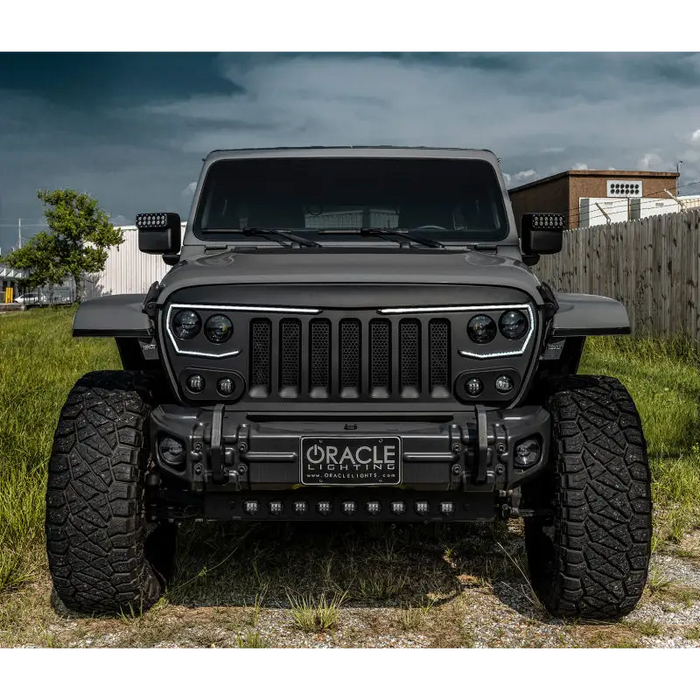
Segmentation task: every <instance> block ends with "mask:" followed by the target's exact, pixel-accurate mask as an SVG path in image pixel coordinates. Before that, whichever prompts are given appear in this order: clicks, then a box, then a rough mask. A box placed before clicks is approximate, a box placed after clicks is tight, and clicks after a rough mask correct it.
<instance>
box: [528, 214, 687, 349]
mask: <svg viewBox="0 0 700 700" xmlns="http://www.w3.org/2000/svg"><path fill="white" fill-rule="evenodd" d="M535 272H536V274H537V275H538V277H539V278H540V279H542V280H544V281H546V282H548V283H549V284H550V285H551V286H552V288H553V289H554V290H555V291H559V292H580V293H584V294H602V295H603V296H607V297H613V298H614V299H617V300H618V301H621V302H622V303H623V304H624V305H625V306H626V307H627V313H628V314H629V317H630V322H631V324H632V332H635V331H637V332H652V333H677V332H686V333H690V334H692V335H693V337H699V336H700V289H699V285H700V210H691V211H686V212H683V213H680V214H666V215H663V216H652V217H648V218H646V219H640V220H637V221H626V222H623V223H617V224H608V225H606V226H594V227H592V228H582V229H576V230H573V231H567V232H565V233H564V247H563V249H562V251H561V253H559V254H558V255H545V256H542V258H541V260H540V262H539V263H538V265H537V266H536V267H535Z"/></svg>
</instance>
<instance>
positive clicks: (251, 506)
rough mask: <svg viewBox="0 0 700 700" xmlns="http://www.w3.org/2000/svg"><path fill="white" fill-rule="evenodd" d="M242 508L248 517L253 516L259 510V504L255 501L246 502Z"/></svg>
mask: <svg viewBox="0 0 700 700" xmlns="http://www.w3.org/2000/svg"><path fill="white" fill-rule="evenodd" d="M243 508H245V512H246V513H248V515H255V514H256V513H257V512H258V511H259V510H260V504H259V503H258V502H257V501H246V502H245V503H244V504H243Z"/></svg>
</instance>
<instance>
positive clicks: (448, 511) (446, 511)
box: [440, 501, 455, 515]
mask: <svg viewBox="0 0 700 700" xmlns="http://www.w3.org/2000/svg"><path fill="white" fill-rule="evenodd" d="M440 512H441V513H442V514H443V515H452V513H454V512H455V504H454V503H452V501H443V502H442V503H441V504H440Z"/></svg>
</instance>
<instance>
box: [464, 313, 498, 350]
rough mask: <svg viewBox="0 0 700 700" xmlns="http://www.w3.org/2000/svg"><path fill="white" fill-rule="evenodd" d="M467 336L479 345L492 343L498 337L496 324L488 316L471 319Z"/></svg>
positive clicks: (482, 315) (480, 315)
mask: <svg viewBox="0 0 700 700" xmlns="http://www.w3.org/2000/svg"><path fill="white" fill-rule="evenodd" d="M467 334H468V335H469V337H470V338H471V339H472V340H473V341H474V342H475V343H479V345H484V344H486V343H490V342H491V341H492V340H493V339H494V338H495V337H496V322H495V321H494V320H493V319H492V318H491V317H490V316H487V315H486V314H479V315H477V316H473V317H472V318H471V319H469V323H468V324H467Z"/></svg>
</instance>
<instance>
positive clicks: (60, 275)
mask: <svg viewBox="0 0 700 700" xmlns="http://www.w3.org/2000/svg"><path fill="white" fill-rule="evenodd" d="M37 196H38V197H39V199H40V200H41V201H42V203H43V207H44V216H45V218H46V223H47V224H48V228H49V233H46V232H45V231H42V232H41V233H39V234H38V235H36V236H34V237H33V238H30V239H29V240H28V241H27V243H26V244H25V245H24V246H23V247H22V248H20V249H19V250H14V251H12V252H11V253H8V254H7V255H5V256H3V257H2V259H1V260H2V262H3V264H5V265H7V266H8V267H10V268H12V269H15V270H22V271H25V272H27V284H28V286H29V287H32V288H33V287H41V286H44V285H46V284H51V285H60V284H62V283H63V282H64V280H66V279H67V278H68V277H70V278H71V279H72V280H73V281H74V282H75V295H76V301H80V300H81V296H82V276H83V275H84V274H91V273H96V272H102V271H103V270H104V268H105V263H106V262H107V256H108V255H109V248H111V247H112V246H115V245H119V244H120V243H123V242H124V237H123V236H122V233H121V231H120V230H119V229H117V228H115V227H114V226H113V225H112V224H111V223H110V221H109V216H108V214H106V213H105V212H104V211H102V209H100V208H99V206H98V204H97V200H96V199H95V198H94V197H91V196H90V195H88V194H79V193H77V192H75V191H74V190H54V191H53V192H49V191H48V190H39V192H38V193H37Z"/></svg>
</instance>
